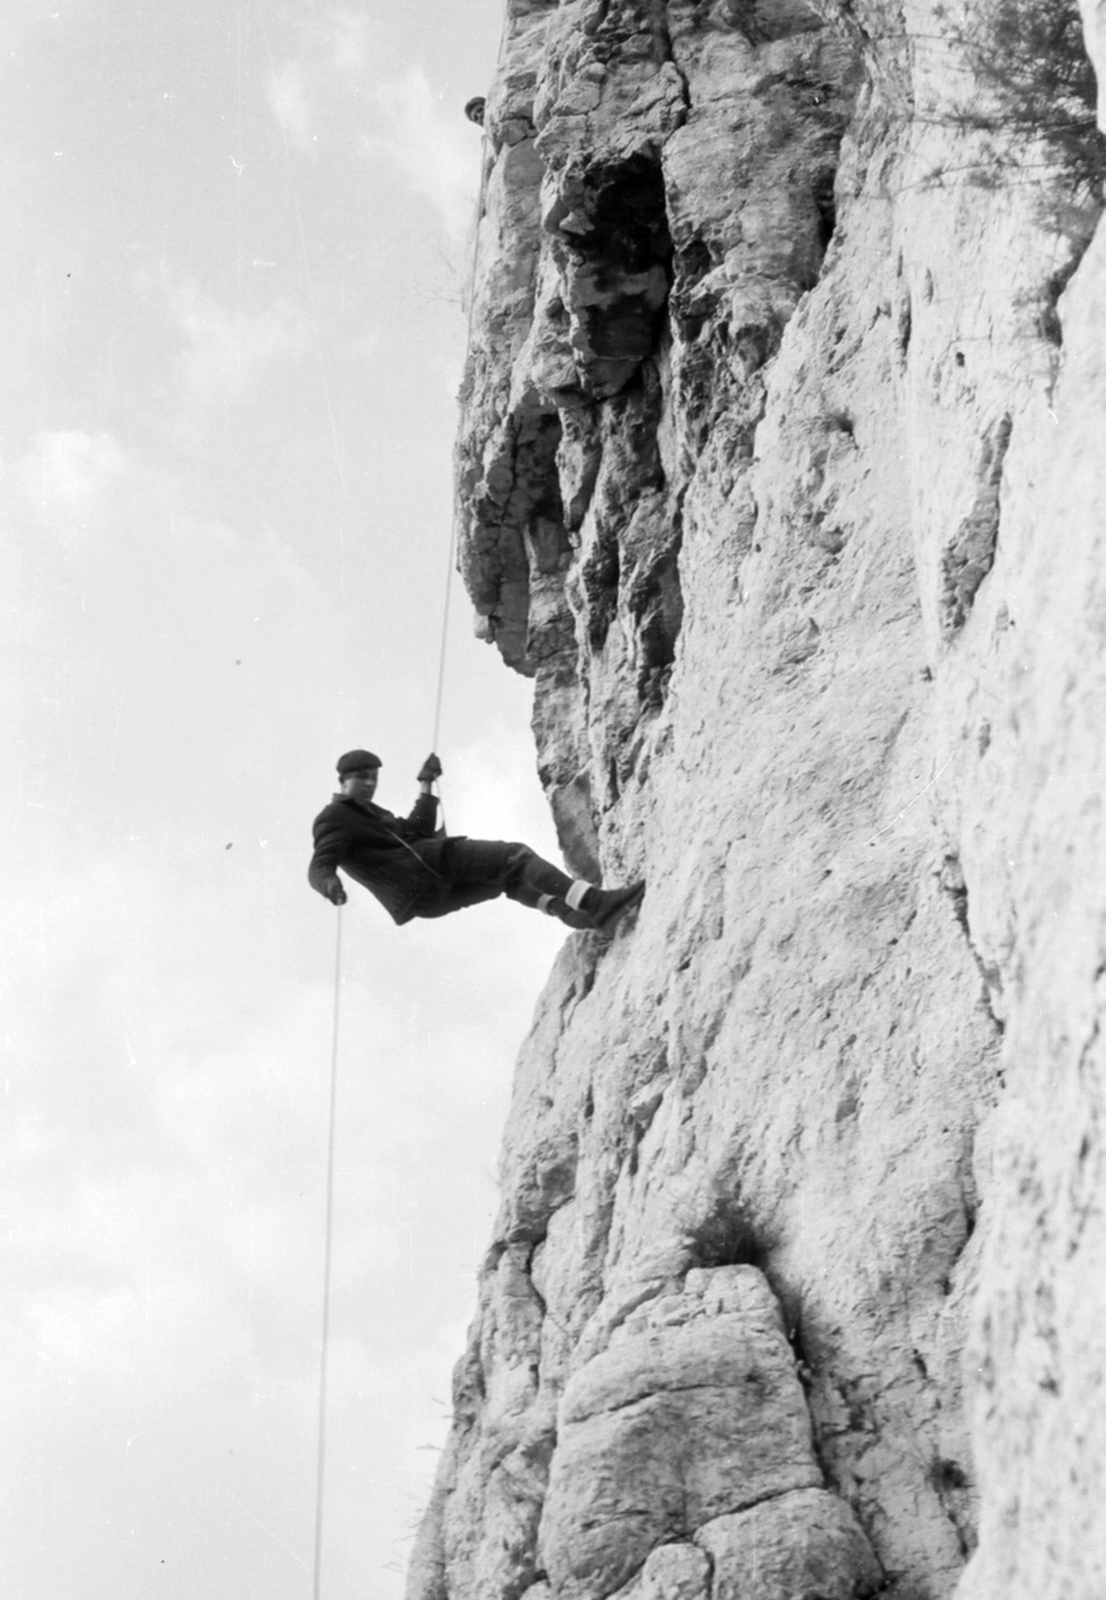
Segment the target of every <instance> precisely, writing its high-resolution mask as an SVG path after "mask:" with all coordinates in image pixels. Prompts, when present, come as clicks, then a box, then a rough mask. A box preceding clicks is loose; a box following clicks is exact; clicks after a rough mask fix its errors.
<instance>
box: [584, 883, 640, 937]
mask: <svg viewBox="0 0 1106 1600" xmlns="http://www.w3.org/2000/svg"><path fill="white" fill-rule="evenodd" d="M644 893H645V882H644V880H642V881H640V882H638V883H631V884H628V885H627V886H626V888H625V889H592V890H591V892H590V893H589V894H587V895H585V897H584V904H583V907H582V909H583V910H584V911H586V912H587V914H588V916H589V917H590V918H591V925H592V927H593V928H598V929H599V930H600V931H601V932H603V933H606V932H608V931H609V930H610V929H612V928H613V927H614V925H615V923H616V922H617V921H618V919H619V917H621V916H622V914H623V912H625V911H629V909H630V907H631V906H636V905H637V903H638V901H639V900H640V899H641V897H642V895H643V894H644Z"/></svg>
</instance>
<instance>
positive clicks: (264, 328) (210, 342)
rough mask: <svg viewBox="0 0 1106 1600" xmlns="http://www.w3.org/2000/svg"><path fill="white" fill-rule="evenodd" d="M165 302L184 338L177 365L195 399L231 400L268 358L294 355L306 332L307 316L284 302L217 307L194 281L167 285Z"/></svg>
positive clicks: (289, 303) (300, 349) (239, 392)
mask: <svg viewBox="0 0 1106 1600" xmlns="http://www.w3.org/2000/svg"><path fill="white" fill-rule="evenodd" d="M170 300H171V304H172V308H173V312H174V314H175V316H176V318H177V321H178V324H179V326H180V328H181V330H182V332H183V333H184V335H185V337H186V339H187V341H188V343H187V347H186V349H185V350H184V351H183V353H182V354H181V355H180V356H179V357H178V368H179V371H180V374H181V377H182V379H183V382H184V385H185V388H186V390H187V391H188V394H189V397H190V398H191V399H192V400H195V401H200V402H211V401H217V402H218V401H221V402H224V403H225V402H226V401H228V400H233V399H236V398H237V397H238V396H239V395H241V394H242V393H244V391H245V390H246V389H247V388H248V387H249V386H250V385H251V384H253V383H254V382H256V380H257V379H258V377H259V376H260V375H261V373H262V372H263V370H264V369H265V367H266V366H268V364H269V363H270V362H272V361H274V360H276V359H278V358H279V357H281V356H288V355H297V354H299V352H300V351H302V350H303V348H304V346H305V345H306V343H307V339H308V335H309V332H310V329H309V325H308V320H307V317H306V316H305V314H304V313H303V312H302V311H301V310H300V308H299V307H297V306H295V305H294V304H293V303H292V302H291V301H289V300H278V301H276V302H275V303H274V304H273V305H271V306H267V307H266V308H265V309H264V310H262V311H257V312H254V313H252V314H248V313H246V312H243V311H239V310H236V309H233V308H231V307H228V306H224V305H221V304H220V303H219V301H217V300H215V299H213V298H212V297H211V296H210V295H205V294H203V293H202V292H201V291H200V290H199V289H198V288H197V287H196V286H195V285H194V284H183V285H181V286H180V287H178V288H176V289H173V290H172V291H171V293H170Z"/></svg>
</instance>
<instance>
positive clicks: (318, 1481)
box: [311, 906, 342, 1600]
mask: <svg viewBox="0 0 1106 1600" xmlns="http://www.w3.org/2000/svg"><path fill="white" fill-rule="evenodd" d="M341 994H342V908H341V906H339V907H338V935H337V938H336V940H335V947H334V1025H333V1028H332V1031H331V1041H330V1125H329V1129H328V1132H327V1143H326V1230H325V1233H326V1245H325V1248H324V1251H323V1325H322V1338H321V1344H320V1349H319V1422H318V1436H319V1438H318V1455H317V1457H316V1462H315V1562H314V1581H313V1587H312V1591H311V1592H312V1595H313V1600H319V1596H320V1594H321V1592H322V1588H321V1586H322V1571H323V1488H324V1484H325V1481H326V1391H327V1366H328V1361H329V1355H330V1269H331V1260H332V1258H333V1254H334V1130H335V1126H336V1120H337V1119H336V1117H335V1112H336V1110H337V1105H338V1010H339V1001H340V999H341Z"/></svg>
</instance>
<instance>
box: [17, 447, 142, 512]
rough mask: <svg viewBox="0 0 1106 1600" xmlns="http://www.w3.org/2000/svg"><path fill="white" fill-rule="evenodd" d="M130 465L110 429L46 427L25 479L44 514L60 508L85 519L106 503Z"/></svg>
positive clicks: (27, 465) (25, 468)
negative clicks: (90, 430)
mask: <svg viewBox="0 0 1106 1600" xmlns="http://www.w3.org/2000/svg"><path fill="white" fill-rule="evenodd" d="M128 465H129V463H128V460H127V456H126V452H125V451H124V450H123V448H122V446H121V445H120V444H119V443H118V442H117V441H116V440H115V439H114V438H112V436H111V434H109V433H84V432H82V431H80V430H77V429H74V430H63V431H60V432H54V433H45V432H43V433H39V434H37V435H36V437H35V448H34V450H33V452H32V453H31V454H30V455H29V456H28V457H27V458H26V460H25V461H24V463H23V481H24V484H25V486H26V489H27V493H28V494H29V496H30V498H31V501H32V503H33V504H34V505H36V506H38V508H39V510H40V511H41V512H42V514H43V515H47V514H49V513H50V512H51V511H61V512H62V513H63V514H65V515H68V516H70V517H73V518H75V519H76V520H78V521H83V520H85V519H87V518H90V517H92V516H93V515H94V514H95V513H96V512H98V511H99V510H100V509H101V508H102V507H103V506H104V505H105V503H106V502H107V500H108V498H109V496H110V495H111V493H112V490H113V489H114V488H115V487H116V486H117V484H118V483H119V481H120V479H121V478H122V477H123V476H124V475H125V474H126V472H127V470H128Z"/></svg>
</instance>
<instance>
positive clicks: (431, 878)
mask: <svg viewBox="0 0 1106 1600" xmlns="http://www.w3.org/2000/svg"><path fill="white" fill-rule="evenodd" d="M437 821H438V800H437V796H436V795H432V794H420V795H419V798H418V799H417V800H416V801H415V806H414V810H413V811H412V812H411V815H410V816H409V817H394V816H393V815H392V813H391V812H390V811H385V810H384V808H383V806H378V805H374V804H373V803H372V802H371V801H370V802H369V804H368V805H362V804H361V802H360V801H359V800H354V799H352V798H351V797H350V796H348V795H344V794H336V795H335V796H334V799H333V800H332V801H331V803H330V804H329V805H328V806H327V807H326V808H325V810H323V811H320V812H319V815H318V816H317V817H316V818H315V824H314V831H315V854H314V855H313V856H312V857H311V865H310V866H309V867H308V869H307V877H308V881H309V882H310V884H311V887H312V888H313V889H317V890H318V891H319V893H320V894H325V893H326V891H325V889H324V888H323V883H324V880H325V879H326V878H329V877H332V876H333V874H334V873H335V871H336V870H337V868H338V867H341V869H342V871H343V872H345V873H347V874H348V876H349V877H351V878H353V879H354V881H355V882H357V883H360V884H363V885H364V887H365V888H366V889H368V890H369V892H370V894H374V895H375V896H376V898H377V899H378V900H379V901H380V903H381V905H382V906H383V907H384V909H385V911H387V912H388V914H389V916H391V917H392V919H393V921H395V922H409V921H410V919H411V918H412V917H413V916H414V915H415V908H416V906H417V905H418V903H419V901H420V900H423V901H425V900H426V898H427V897H428V896H430V897H433V895H434V891H435V889H436V888H437V886H438V882H439V879H438V874H437V873H436V872H435V871H434V869H433V868H432V867H431V866H430V865H429V864H428V863H427V862H426V861H424V860H423V859H422V856H421V855H420V853H419V846H420V845H421V846H422V848H425V842H426V841H429V840H432V839H434V838H435V837H436V836H438V835H437ZM428 854H430V855H433V854H434V850H433V849H431V850H430V851H428Z"/></svg>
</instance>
